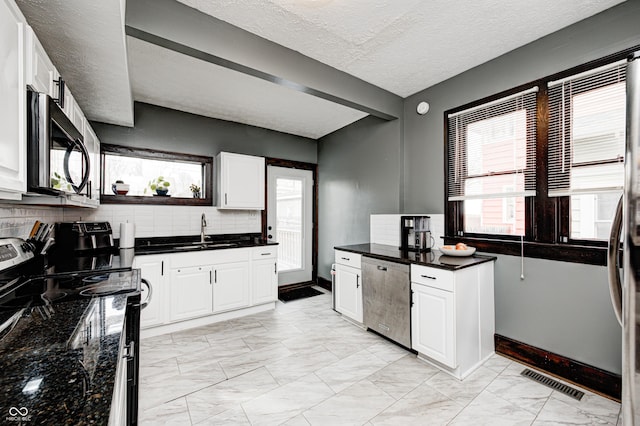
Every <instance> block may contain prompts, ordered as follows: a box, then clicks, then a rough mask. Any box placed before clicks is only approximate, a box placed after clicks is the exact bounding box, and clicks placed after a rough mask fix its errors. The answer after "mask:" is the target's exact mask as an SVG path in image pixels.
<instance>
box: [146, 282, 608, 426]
mask: <svg viewBox="0 0 640 426" xmlns="http://www.w3.org/2000/svg"><path fill="white" fill-rule="evenodd" d="M330 303H331V295H330V294H328V293H324V294H323V295H320V296H315V297H311V298H308V299H301V300H296V301H292V302H288V303H286V304H283V303H281V302H277V307H276V309H275V310H273V311H269V312H263V313H260V314H256V315H251V316H247V317H243V318H239V319H234V320H230V321H225V322H221V323H216V324H212V325H209V326H205V327H199V328H194V329H190V330H187V331H182V332H179V333H174V334H169V335H163V336H158V337H153V338H149V339H144V340H143V341H142V342H141V360H140V366H141V371H140V381H141V383H140V400H139V401H140V416H139V420H140V423H141V424H142V425H154V426H155V425H292V426H293V425H367V426H371V425H376V426H377V425H393V426H397V425H473V426H477V425H492V426H493V425H565V424H567V425H569V424H570V425H596V424H597V425H616V424H620V404H618V403H616V402H613V401H611V400H608V399H606V398H603V397H601V396H598V395H595V394H593V393H590V392H588V391H585V396H584V397H583V398H582V400H581V401H576V400H574V399H572V398H570V397H567V396H565V395H562V394H560V393H558V392H556V391H553V390H551V389H549V388H547V387H545V386H543V385H540V384H538V383H535V382H533V381H531V380H530V379H527V378H525V377H522V376H520V372H521V371H522V370H523V369H524V366H522V365H520V364H518V363H516V362H514V361H511V360H509V359H506V358H504V357H501V356H499V355H494V356H493V357H492V358H491V359H489V360H488V361H487V362H486V363H485V364H484V365H483V366H481V367H480V368H479V369H478V370H476V371H475V372H474V373H473V374H471V375H470V376H469V377H467V378H466V379H465V380H463V381H459V380H457V379H454V378H452V377H451V376H449V375H447V374H446V373H444V372H441V371H439V370H437V369H436V368H434V367H431V366H429V365H428V364H426V363H424V362H422V361H419V360H417V359H416V357H415V355H413V354H411V353H409V352H407V351H406V350H404V349H402V348H399V347H398V346H396V345H394V344H392V343H390V342H388V341H386V340H384V339H382V338H380V337H379V336H376V335H374V334H372V333H369V332H366V331H364V330H362V329H361V328H359V327H357V326H355V325H353V324H352V323H350V322H348V321H346V320H344V319H342V317H341V316H340V315H339V314H337V313H336V312H334V311H333V310H332V309H331V307H330Z"/></svg>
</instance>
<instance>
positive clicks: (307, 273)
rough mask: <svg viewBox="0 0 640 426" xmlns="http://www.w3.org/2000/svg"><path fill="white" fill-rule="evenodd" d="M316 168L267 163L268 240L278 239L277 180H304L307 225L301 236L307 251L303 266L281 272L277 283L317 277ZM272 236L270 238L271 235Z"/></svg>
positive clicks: (282, 283) (295, 281) (292, 282)
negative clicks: (276, 216)
mask: <svg viewBox="0 0 640 426" xmlns="http://www.w3.org/2000/svg"><path fill="white" fill-rule="evenodd" d="M315 175H316V173H315V170H309V169H308V168H306V167H305V168H296V167H282V166H280V165H279V164H268V165H267V214H266V215H265V216H266V219H265V222H266V226H265V229H266V236H267V239H268V240H269V241H276V233H277V229H276V224H275V216H274V215H273V214H270V213H273V212H275V211H276V210H275V203H276V200H275V194H274V192H275V191H274V190H275V182H276V179H277V178H279V177H284V178H292V179H300V180H301V181H302V182H303V186H304V191H303V197H304V199H303V209H304V211H303V215H304V217H305V218H306V220H305V226H304V227H303V232H302V234H303V235H302V239H303V247H304V252H303V256H302V268H301V269H295V270H291V271H279V273H278V285H279V286H285V285H289V284H296V283H301V282H308V281H313V279H314V278H315V261H314V259H315V258H316V256H317V253H315V252H314V247H315V244H314V242H315V239H316V238H317V236H316V234H315V223H314V221H315V218H316V213H315V211H314V209H315V208H317V207H316V206H315V202H314V201H315V200H314V198H315V190H316V187H315ZM270 235H271V238H269V236H270Z"/></svg>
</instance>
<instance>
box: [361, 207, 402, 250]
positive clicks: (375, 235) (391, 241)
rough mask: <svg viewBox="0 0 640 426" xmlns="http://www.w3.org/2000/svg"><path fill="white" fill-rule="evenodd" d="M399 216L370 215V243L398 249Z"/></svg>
mask: <svg viewBox="0 0 640 426" xmlns="http://www.w3.org/2000/svg"><path fill="white" fill-rule="evenodd" d="M400 216H401V215H399V214H372V215H371V218H370V221H369V223H370V224H369V227H370V235H369V238H370V240H371V241H370V242H371V243H372V244H385V245H389V246H398V247H400Z"/></svg>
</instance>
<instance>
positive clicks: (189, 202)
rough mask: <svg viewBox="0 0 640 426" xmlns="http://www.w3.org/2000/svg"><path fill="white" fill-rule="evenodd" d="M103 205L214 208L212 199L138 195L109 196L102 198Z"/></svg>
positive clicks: (102, 196)
mask: <svg viewBox="0 0 640 426" xmlns="http://www.w3.org/2000/svg"><path fill="white" fill-rule="evenodd" d="M100 203H102V204H147V205H161V206H213V200H211V199H210V198H177V197H176V198H173V197H145V196H138V195H108V194H102V195H101V196H100Z"/></svg>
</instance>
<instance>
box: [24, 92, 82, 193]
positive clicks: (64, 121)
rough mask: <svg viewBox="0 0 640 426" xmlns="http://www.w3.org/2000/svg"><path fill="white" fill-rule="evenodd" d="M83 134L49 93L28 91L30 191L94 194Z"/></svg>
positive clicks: (28, 179) (28, 171)
mask: <svg viewBox="0 0 640 426" xmlns="http://www.w3.org/2000/svg"><path fill="white" fill-rule="evenodd" d="M89 169H90V159H89V152H88V150H87V148H86V146H85V144H84V140H83V137H82V134H81V133H80V132H79V131H78V129H77V128H76V127H75V126H74V125H73V123H72V122H71V120H70V119H69V118H68V117H67V116H66V115H65V113H64V112H63V111H62V109H61V108H60V106H59V105H58V104H57V103H56V102H55V101H54V100H53V99H52V98H51V97H50V96H48V95H47V94H44V93H38V92H34V91H31V90H27V191H29V192H37V193H41V194H50V195H64V194H82V193H83V191H84V193H86V194H87V195H88V196H90V194H91V188H90V186H91V184H90V183H89V176H90V175H89V173H90V170H89Z"/></svg>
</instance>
